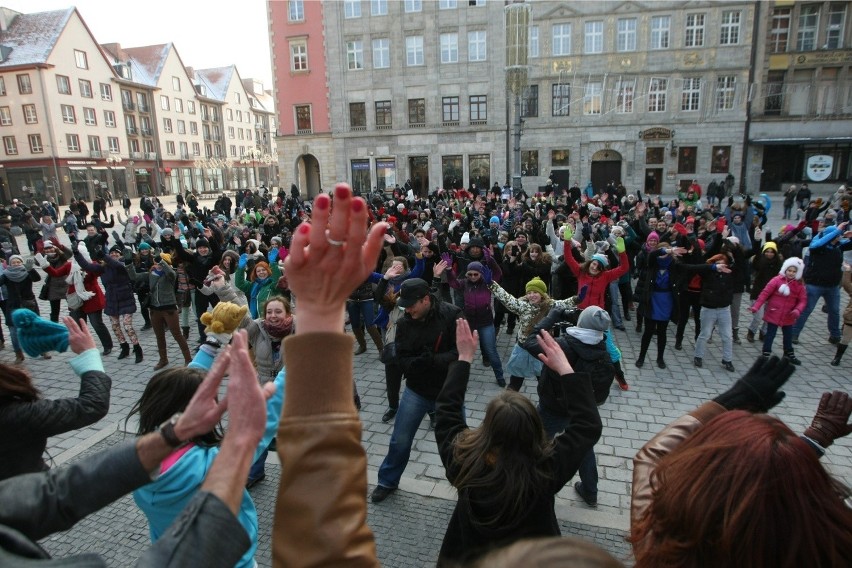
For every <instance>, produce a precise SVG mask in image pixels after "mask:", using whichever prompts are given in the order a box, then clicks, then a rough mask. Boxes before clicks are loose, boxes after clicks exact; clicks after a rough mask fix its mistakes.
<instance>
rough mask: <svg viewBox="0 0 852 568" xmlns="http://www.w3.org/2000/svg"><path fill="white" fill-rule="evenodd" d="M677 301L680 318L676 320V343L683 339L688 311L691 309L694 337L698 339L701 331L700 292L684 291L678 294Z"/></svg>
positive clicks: (687, 320)
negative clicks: (693, 321)
mask: <svg viewBox="0 0 852 568" xmlns="http://www.w3.org/2000/svg"><path fill="white" fill-rule="evenodd" d="M679 303H680V319H679V320H678V322H677V331H676V332H675V341H677V342H678V343H680V342H681V341H683V334H684V332H685V331H686V324H687V323H688V322H689V312H690V311H692V317H693V318H694V319H695V339H698V335H699V334H700V333H701V292H689V291H687V292H684V293H682V294H681V295H680V300H679Z"/></svg>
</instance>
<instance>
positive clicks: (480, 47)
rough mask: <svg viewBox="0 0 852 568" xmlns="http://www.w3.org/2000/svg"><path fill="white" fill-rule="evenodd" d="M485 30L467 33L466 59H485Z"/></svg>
mask: <svg viewBox="0 0 852 568" xmlns="http://www.w3.org/2000/svg"><path fill="white" fill-rule="evenodd" d="M486 51H487V50H486V41H485V30H482V31H478V32H468V33H467V60H468V61H485V59H486Z"/></svg>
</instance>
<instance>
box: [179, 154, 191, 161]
mask: <svg viewBox="0 0 852 568" xmlns="http://www.w3.org/2000/svg"><path fill="white" fill-rule="evenodd" d="M180 159H181V160H188V159H189V152H181V153H180Z"/></svg>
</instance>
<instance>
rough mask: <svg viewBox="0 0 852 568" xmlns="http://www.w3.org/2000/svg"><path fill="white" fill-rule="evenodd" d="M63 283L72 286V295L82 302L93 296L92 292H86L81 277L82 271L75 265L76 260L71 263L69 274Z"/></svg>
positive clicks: (84, 282) (84, 283)
mask: <svg viewBox="0 0 852 568" xmlns="http://www.w3.org/2000/svg"><path fill="white" fill-rule="evenodd" d="M65 282H67V283H68V284H70V285H71V286H74V293H75V294H77V296H79V297H80V299H81V300H83V301H84V302H85V301H86V300H89V299H91V298H93V297H94V296H95V293H94V292H90V291H88V290H86V281H85V280H84V277H83V269H82V268H80V265H79V264H77V261H76V260H74V261H71V272H70V273H69V274H68V277H67V278H66V279H65Z"/></svg>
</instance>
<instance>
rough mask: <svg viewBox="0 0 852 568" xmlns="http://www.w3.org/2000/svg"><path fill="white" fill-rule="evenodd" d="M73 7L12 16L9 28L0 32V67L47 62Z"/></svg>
mask: <svg viewBox="0 0 852 568" xmlns="http://www.w3.org/2000/svg"><path fill="white" fill-rule="evenodd" d="M75 11H76V9H75V8H67V9H65V10H55V11H52V12H37V13H35V14H18V15H17V16H15V19H14V20H12V23H11V25H10V26H9V28H8V29H7V30H6V31H2V32H0V46H3V47H5V48H6V49H4V50H3V52H4V55H5V56H6V57H5V60H4V61H3V62H2V63H0V69H2V68H4V67H19V66H26V65H44V64H46V63H47V60H48V58H49V57H50V53H51V52H52V51H53V47H54V46H55V45H56V42H57V41H58V40H59V36H60V35H61V34H62V30H64V29H65V26H66V25H67V24H68V20H69V19H70V18H71V15H72V14H73V13H74V12H75Z"/></svg>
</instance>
